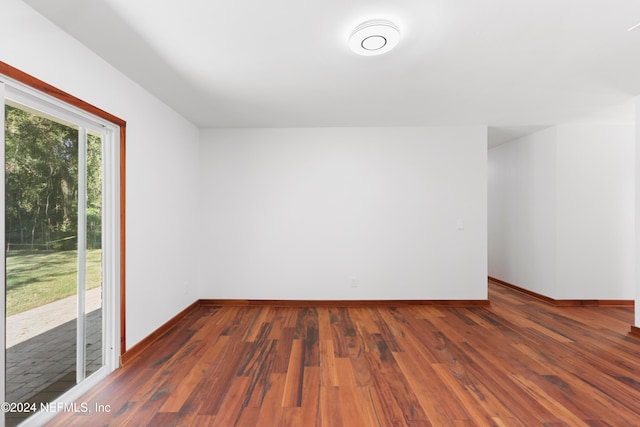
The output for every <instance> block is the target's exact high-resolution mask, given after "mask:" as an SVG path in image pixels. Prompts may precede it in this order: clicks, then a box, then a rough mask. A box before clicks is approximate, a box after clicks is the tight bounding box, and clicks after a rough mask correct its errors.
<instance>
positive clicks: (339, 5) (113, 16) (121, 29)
mask: <svg viewBox="0 0 640 427" xmlns="http://www.w3.org/2000/svg"><path fill="white" fill-rule="evenodd" d="M24 1H25V2H26V3H27V4H29V5H31V6H32V7H34V8H35V9H36V10H38V11H39V12H40V13H42V14H43V15H45V16H46V17H48V18H49V19H50V20H52V21H53V22H55V23H56V24H57V25H59V26H60V27H61V28H63V29H64V30H65V31H67V32H68V33H70V34H71V35H72V36H74V37H76V38H77V39H78V40H79V41H81V42H82V43H84V44H85V45H86V46H88V47H89V48H91V49H92V50H94V51H95V52H96V53H97V54H99V55H100V56H102V57H103V58H104V59H106V60H107V61H108V62H110V63H111V64H113V65H114V66H115V67H117V68H119V69H120V70H121V71H122V72H123V73H125V74H127V75H128V76H130V77H131V78H132V79H133V80H135V81H137V82H138V83H139V84H140V85H141V86H143V87H145V88H146V89H147V90H149V91H150V92H151V93H153V94H154V95H155V96H157V97H158V98H160V99H161V100H163V101H164V102H166V103H167V104H168V105H170V106H172V107H173V108H174V109H175V110H177V111H178V112H180V113H181V114H182V115H184V116H185V117H186V118H188V119H190V120H191V121H192V122H194V123H195V124H197V125H198V126H201V127H220V126H225V127H308V126H314V127H316V126H414V125H415V126H421V125H484V124H486V125H489V126H491V127H492V129H493V131H492V132H490V133H493V135H494V137H495V135H498V136H499V137H500V138H502V140H503V141H504V139H505V138H511V137H513V135H514V134H515V135H520V134H522V133H523V132H524V133H527V132H530V131H531V130H532V129H533V130H537V129H541V128H542V127H544V126H548V125H553V124H557V123H563V122H566V121H571V120H576V119H577V118H579V117H581V116H583V115H587V114H590V113H592V112H593V111H595V110H598V109H602V108H607V107H610V106H613V105H616V104H619V103H622V102H624V101H626V100H628V99H629V98H630V97H631V96H635V95H638V94H640V29H638V30H635V31H631V32H629V31H627V29H628V28H630V27H631V26H633V25H635V24H637V23H638V22H640V1H638V0H483V1H478V0H404V1H391V0H349V1H345V0H323V1H312V0H307V1H304V0H271V1H264V0H234V1H222V0H217V1H216V0H160V1H159V0H92V1H86V0H24ZM372 18H384V19H391V20H393V21H394V22H395V23H396V24H397V25H398V26H399V27H400V30H401V37H402V38H401V41H400V44H399V45H398V47H397V48H396V49H395V50H393V51H392V52H390V53H387V54H385V55H381V56H377V57H363V56H358V55H355V54H353V53H352V52H351V51H350V50H349V48H348V46H347V38H348V36H349V35H350V33H351V31H352V30H353V29H354V28H355V27H356V26H357V25H358V24H359V23H361V22H362V21H364V20H367V19H372ZM518 130H519V131H520V133H518ZM514 132H515V133H514ZM506 134H508V135H510V136H507V137H505V135H506ZM494 142H495V141H494Z"/></svg>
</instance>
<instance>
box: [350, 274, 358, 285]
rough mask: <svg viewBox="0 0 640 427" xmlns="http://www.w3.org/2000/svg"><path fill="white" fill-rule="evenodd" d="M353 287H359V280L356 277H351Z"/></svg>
mask: <svg viewBox="0 0 640 427" xmlns="http://www.w3.org/2000/svg"><path fill="white" fill-rule="evenodd" d="M351 287H352V288H357V287H358V278H357V277H356V276H351Z"/></svg>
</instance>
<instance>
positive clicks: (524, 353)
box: [49, 283, 640, 427]
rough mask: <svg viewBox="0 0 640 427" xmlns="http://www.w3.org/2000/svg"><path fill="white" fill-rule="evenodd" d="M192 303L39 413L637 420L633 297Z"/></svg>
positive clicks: (215, 419) (140, 419) (259, 420)
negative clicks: (627, 301) (115, 363)
mask: <svg viewBox="0 0 640 427" xmlns="http://www.w3.org/2000/svg"><path fill="white" fill-rule="evenodd" d="M489 299H490V301H491V306H487V307H469V308H464V307H438V306H419V305H407V304H404V305H402V306H399V307H394V306H390V305H385V306H371V307H363V306H362V305H360V306H357V307H338V306H336V307H330V306H327V305H323V306H322V307H316V308H314V307H308V306H307V307H294V306H290V307H275V306H274V307H270V306H236V307H234V306H211V305H209V306H202V307H200V308H198V309H196V310H193V311H192V312H190V313H189V314H188V315H187V316H185V317H184V318H183V319H182V320H181V321H180V322H178V323H176V324H175V325H174V326H173V327H172V328H171V329H170V330H169V331H167V332H166V334H165V335H164V336H163V337H161V338H160V339H159V340H158V341H156V342H154V343H152V344H151V345H150V346H149V347H148V348H147V349H146V350H145V351H143V353H141V355H140V356H139V357H138V358H136V359H134V360H132V361H130V363H129V364H127V366H125V367H124V368H122V369H119V370H117V371H115V372H114V373H112V374H111V375H109V376H108V377H107V379H105V381H104V382H102V383H101V384H99V385H98V386H97V387H95V388H94V389H92V390H90V391H89V392H88V393H87V394H86V395H85V396H83V397H82V398H81V399H79V400H78V402H89V403H90V404H93V403H98V404H103V405H104V404H108V405H110V406H111V408H112V411H111V412H109V413H95V414H81V413H78V414H73V413H62V414H59V415H58V416H57V417H55V418H54V419H53V420H52V421H51V422H50V423H49V425H53V426H65V427H67V426H85V425H107V426H109V425H111V426H121V425H132V426H135V425H163V426H164V425H177V426H194V425H196V426H197V425H206V426H215V425H219V426H230V427H231V426H241V427H255V426H268V427H272V426H276V425H277V426H292V427H294V426H295V427H298V426H305V427H306V426H332V427H333V426H348V427H352V426H355V427H357V426H363V427H365V426H366V427H370V426H371V427H376V426H380V427H388V426H414V427H415V426H438V427H440V426H508V427H514V426H515V427H524V426H526V427H530V426H541V427H542V426H544V427H550V426H580V425H586V426H591V427H595V426H614V427H620V426H636V427H637V425H638V420H639V419H640V340H638V339H637V338H634V337H631V336H629V335H628V329H629V325H630V324H632V323H633V309H631V308H625V307H622V308H620V307H555V306H552V305H550V304H547V303H545V302H542V301H540V300H537V299H536V298H533V297H531V296H529V295H526V294H523V293H520V292H518V291H516V290H514V289H510V288H506V287H504V286H501V285H496V284H494V283H489Z"/></svg>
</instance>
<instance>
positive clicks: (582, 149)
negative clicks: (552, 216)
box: [553, 124, 635, 300]
mask: <svg viewBox="0 0 640 427" xmlns="http://www.w3.org/2000/svg"><path fill="white" fill-rule="evenodd" d="M557 132H558V133H557V135H558V144H557V169H556V179H557V181H556V182H557V187H556V244H557V250H556V255H557V260H556V266H557V272H556V273H557V275H556V283H557V284H558V285H559V286H557V289H556V292H554V294H553V297H554V298H557V299H575V298H580V299H629V300H631V299H633V298H634V286H633V282H634V255H635V249H634V245H635V240H634V235H635V224H634V221H635V219H634V212H635V210H634V203H635V202H634V190H635V183H634V179H635V178H634V176H635V175H634V173H635V159H634V157H635V154H634V153H635V149H634V140H633V138H634V129H633V126H632V125H606V124H602V125H600V124H575V125H562V126H558V130H557Z"/></svg>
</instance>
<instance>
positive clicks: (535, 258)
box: [488, 128, 556, 295]
mask: <svg viewBox="0 0 640 427" xmlns="http://www.w3.org/2000/svg"><path fill="white" fill-rule="evenodd" d="M555 141H556V130H555V128H549V129H544V130H541V131H539V132H536V133H534V134H531V135H528V136H525V137H523V138H520V139H519V140H517V141H514V142H511V143H508V144H503V145H500V146H498V147H496V148H493V149H491V150H489V160H488V164H489V175H488V176H489V185H488V194H489V197H488V200H489V201H488V218H489V222H488V224H489V230H488V234H489V239H488V243H489V275H490V276H492V277H495V278H497V279H500V280H504V281H506V282H509V283H513V284H517V285H518V286H521V287H523V288H527V289H529V290H532V291H534V292H537V293H539V294H543V295H552V294H553V293H554V289H555V276H556V267H555V256H556V249H555V222H556V216H555V185H556V184H555V174H556V167H555V165H556V152H555V148H556V147H555Z"/></svg>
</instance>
